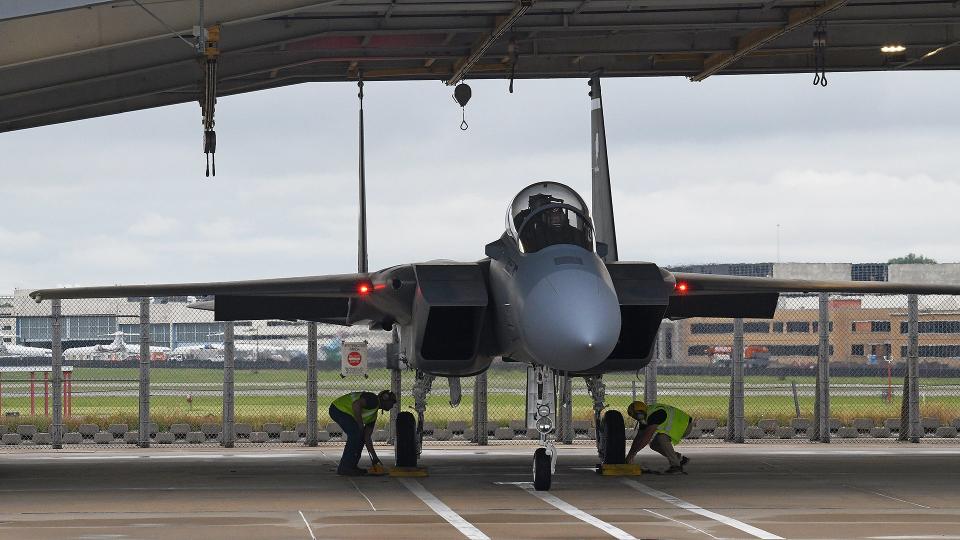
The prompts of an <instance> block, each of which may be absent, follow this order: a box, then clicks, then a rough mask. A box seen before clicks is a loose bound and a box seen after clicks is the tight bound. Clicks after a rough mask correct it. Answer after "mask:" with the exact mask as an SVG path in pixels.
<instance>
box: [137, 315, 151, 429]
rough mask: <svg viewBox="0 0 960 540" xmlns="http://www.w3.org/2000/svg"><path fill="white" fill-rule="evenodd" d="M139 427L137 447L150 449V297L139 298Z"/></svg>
mask: <svg viewBox="0 0 960 540" xmlns="http://www.w3.org/2000/svg"><path fill="white" fill-rule="evenodd" d="M138 393H139V396H140V427H139V429H138V433H137V434H138V437H137V439H138V440H137V446H139V447H140V448H150V297H149V296H143V297H141V298H140V390H139V392H138Z"/></svg>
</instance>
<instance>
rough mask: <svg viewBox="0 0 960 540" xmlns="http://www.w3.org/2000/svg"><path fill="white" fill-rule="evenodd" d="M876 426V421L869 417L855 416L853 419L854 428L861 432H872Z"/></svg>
mask: <svg viewBox="0 0 960 540" xmlns="http://www.w3.org/2000/svg"><path fill="white" fill-rule="evenodd" d="M875 427H876V422H874V421H873V420H870V419H869V418H855V419H854V420H853V429H855V430H857V431H859V432H860V433H870V430H871V429H873V428H875Z"/></svg>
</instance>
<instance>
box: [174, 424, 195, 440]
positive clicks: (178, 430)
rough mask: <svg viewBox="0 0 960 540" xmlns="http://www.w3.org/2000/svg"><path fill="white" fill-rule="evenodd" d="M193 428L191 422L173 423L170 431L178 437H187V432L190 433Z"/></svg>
mask: <svg viewBox="0 0 960 540" xmlns="http://www.w3.org/2000/svg"><path fill="white" fill-rule="evenodd" d="M191 430H192V428H191V427H190V424H173V425H171V426H170V433H173V436H174V437H175V438H177V439H186V438H187V433H190V431H191Z"/></svg>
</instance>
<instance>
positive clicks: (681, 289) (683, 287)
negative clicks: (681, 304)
mask: <svg viewBox="0 0 960 540" xmlns="http://www.w3.org/2000/svg"><path fill="white" fill-rule="evenodd" d="M676 289H677V292H678V293H681V294H682V293H685V292H687V291H689V290H690V285H689V284H687V282H686V281H678V282H677V285H676Z"/></svg>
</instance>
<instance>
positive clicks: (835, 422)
mask: <svg viewBox="0 0 960 540" xmlns="http://www.w3.org/2000/svg"><path fill="white" fill-rule="evenodd" d="M829 425H830V433H837V432H838V431H840V428H841V427H843V422H841V421H840V419H839V418H831V419H830V421H829Z"/></svg>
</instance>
